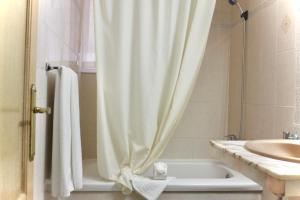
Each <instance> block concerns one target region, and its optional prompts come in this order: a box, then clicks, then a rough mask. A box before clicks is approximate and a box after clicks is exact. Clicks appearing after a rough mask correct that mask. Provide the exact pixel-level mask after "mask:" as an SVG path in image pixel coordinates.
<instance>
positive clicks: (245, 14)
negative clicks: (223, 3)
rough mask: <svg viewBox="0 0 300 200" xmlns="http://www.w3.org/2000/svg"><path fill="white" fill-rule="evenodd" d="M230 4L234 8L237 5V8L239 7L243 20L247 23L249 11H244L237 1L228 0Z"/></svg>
mask: <svg viewBox="0 0 300 200" xmlns="http://www.w3.org/2000/svg"><path fill="white" fill-rule="evenodd" d="M228 3H229V4H230V5H232V6H234V5H237V7H238V8H239V10H240V14H241V15H240V16H241V18H243V19H244V20H245V21H247V20H248V15H249V12H248V10H244V9H243V8H242V6H241V4H240V3H239V2H238V1H237V0H228Z"/></svg>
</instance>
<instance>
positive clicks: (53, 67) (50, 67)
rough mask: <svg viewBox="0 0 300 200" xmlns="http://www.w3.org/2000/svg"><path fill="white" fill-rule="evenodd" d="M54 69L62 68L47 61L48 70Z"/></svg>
mask: <svg viewBox="0 0 300 200" xmlns="http://www.w3.org/2000/svg"><path fill="white" fill-rule="evenodd" d="M53 69H61V66H51V65H50V64H49V63H46V71H50V70H53Z"/></svg>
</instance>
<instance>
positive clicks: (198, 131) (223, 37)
mask: <svg viewBox="0 0 300 200" xmlns="http://www.w3.org/2000/svg"><path fill="white" fill-rule="evenodd" d="M230 8H231V7H230V6H229V4H228V3H227V1H225V0H217V6H216V10H215V13H214V18H213V24H212V27H211V31H210V35H209V41H208V44H207V49H206V53H205V58H204V63H203V65H202V68H201V71H200V74H199V79H198V81H197V84H196V87H195V90H194V94H193V96H192V99H191V101H190V103H189V105H188V107H187V110H186V112H185V114H184V117H183V119H182V122H181V123H180V125H179V127H178V129H177V131H176V133H175V136H174V138H173V139H172V140H171V141H170V143H169V146H168V147H167V149H166V151H165V153H164V154H163V156H162V157H164V158H207V157H208V145H209V140H211V139H222V138H223V136H224V135H225V134H226V131H227V104H228V100H227V99H228V89H227V88H228V84H227V83H228V69H229V63H230V28H231V20H230V18H231V16H230ZM80 98H81V99H80V100H81V104H80V107H81V128H82V143H83V156H84V158H96V139H95V138H96V111H95V107H96V77H95V74H84V73H83V74H81V83H80Z"/></svg>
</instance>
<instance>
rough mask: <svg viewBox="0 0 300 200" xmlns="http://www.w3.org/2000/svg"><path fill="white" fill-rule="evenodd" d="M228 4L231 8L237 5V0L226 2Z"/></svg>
mask: <svg viewBox="0 0 300 200" xmlns="http://www.w3.org/2000/svg"><path fill="white" fill-rule="evenodd" d="M228 2H229V3H230V4H231V5H232V6H233V5H235V4H236V3H237V0H228Z"/></svg>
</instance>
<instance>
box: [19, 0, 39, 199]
mask: <svg viewBox="0 0 300 200" xmlns="http://www.w3.org/2000/svg"><path fill="white" fill-rule="evenodd" d="M26 1H27V8H26V35H25V60H24V89H23V91H24V97H23V98H24V104H23V123H22V129H23V130H22V132H23V136H22V180H21V181H22V184H21V187H22V193H24V194H25V195H22V197H20V198H19V199H26V200H32V199H33V162H30V161H29V141H30V120H31V119H30V116H31V115H30V114H31V110H30V104H31V90H30V88H31V85H32V84H33V83H34V82H35V74H36V50H37V25H38V0H26Z"/></svg>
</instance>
